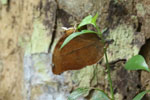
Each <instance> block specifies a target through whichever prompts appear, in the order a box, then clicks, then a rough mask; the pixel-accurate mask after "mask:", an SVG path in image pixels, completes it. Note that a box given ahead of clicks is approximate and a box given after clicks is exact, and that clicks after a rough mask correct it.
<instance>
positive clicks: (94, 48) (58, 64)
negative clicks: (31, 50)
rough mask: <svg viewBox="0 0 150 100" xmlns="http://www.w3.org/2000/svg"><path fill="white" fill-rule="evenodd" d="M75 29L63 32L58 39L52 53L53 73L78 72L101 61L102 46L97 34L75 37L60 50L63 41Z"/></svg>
mask: <svg viewBox="0 0 150 100" xmlns="http://www.w3.org/2000/svg"><path fill="white" fill-rule="evenodd" d="M74 32H75V29H69V30H66V31H65V34H64V35H63V36H62V37H61V38H60V40H59V41H58V43H57V44H56V46H55V49H54V52H53V59H52V61H53V64H54V66H53V69H52V71H53V73H54V74H61V73H62V72H64V71H67V70H78V69H81V68H83V67H85V66H87V65H92V64H95V63H97V62H98V61H100V60H101V58H102V57H103V55H104V50H103V48H104V46H105V44H104V43H102V41H101V39H100V38H99V37H98V36H97V34H93V33H88V34H83V35H80V36H77V37H75V38H74V39H72V40H71V41H70V42H69V43H68V44H66V45H65V46H64V47H63V48H62V49H60V47H61V45H62V44H63V42H64V40H65V39H66V38H67V37H68V36H69V35H70V34H72V33H74Z"/></svg>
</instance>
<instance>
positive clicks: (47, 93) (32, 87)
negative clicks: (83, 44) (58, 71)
mask: <svg viewBox="0 0 150 100" xmlns="http://www.w3.org/2000/svg"><path fill="white" fill-rule="evenodd" d="M96 12H98V13H99V19H98V25H99V26H100V28H101V29H104V28H108V32H107V33H106V35H107V38H108V39H113V40H114V42H113V43H112V44H111V45H110V46H109V48H108V58H109V61H110V63H111V70H112V73H111V74H112V79H113V85H114V88H115V97H116V98H118V99H117V100H131V99H132V98H133V97H134V96H135V95H136V93H138V92H139V91H141V90H142V89H149V85H146V86H145V84H147V83H149V81H148V80H149V79H148V77H149V73H146V72H141V73H140V72H137V71H134V72H128V71H126V70H124V68H123V67H124V63H125V60H128V59H129V58H130V57H132V56H133V55H136V54H138V53H139V52H140V54H142V55H143V56H144V57H145V58H146V61H147V63H149V62H150V59H149V58H148V57H149V56H147V54H149V51H150V47H149V42H148V41H149V40H148V39H149V38H150V28H149V27H150V24H149V23H150V16H149V15H150V1H148V0H142V1H141V0H94V1H92V0H25V1H20V0H1V1H0V100H66V99H67V96H68V95H69V94H70V92H71V91H72V90H74V89H75V88H78V87H90V86H91V87H99V88H101V89H103V90H105V91H106V92H108V93H109V89H108V83H107V79H106V78H105V75H106V72H105V65H104V63H105V60H104V59H103V60H102V64H101V65H94V66H90V67H85V68H83V69H81V70H77V71H67V72H65V73H63V74H62V75H60V76H57V75H53V73H52V72H51V68H52V62H51V55H52V51H53V48H54V46H55V44H56V42H57V40H58V39H59V38H60V37H61V35H62V34H63V31H64V30H63V29H62V28H61V27H64V26H65V27H73V26H74V25H75V24H78V23H79V22H80V21H81V19H82V18H84V17H85V16H87V15H89V14H91V15H95V13H96ZM146 40H147V42H146V44H147V45H148V47H147V46H146V47H147V48H146V49H143V48H145V47H144V46H143V45H144V43H145V41H146ZM142 46H143V47H142ZM141 47H142V50H140V49H141ZM145 50H146V51H145ZM143 52H147V53H146V54H145V53H143ZM95 73H96V74H95ZM127 77H128V79H127ZM140 80H141V81H140ZM145 80H147V81H145ZM122 82H123V83H122ZM135 83H136V84H135ZM128 94H130V95H128ZM91 96H92V94H90V95H89V96H87V97H86V98H85V97H81V98H80V99H81V100H84V99H87V100H90V98H91ZM149 99H150V98H149V96H147V97H146V98H145V99H144V100H149Z"/></svg>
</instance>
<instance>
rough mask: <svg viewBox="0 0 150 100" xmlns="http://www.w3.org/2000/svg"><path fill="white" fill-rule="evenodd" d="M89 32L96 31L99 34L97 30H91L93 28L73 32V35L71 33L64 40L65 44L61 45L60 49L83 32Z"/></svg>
mask: <svg viewBox="0 0 150 100" xmlns="http://www.w3.org/2000/svg"><path fill="white" fill-rule="evenodd" d="M87 33H95V34H97V32H95V31H91V30H82V31H81V32H75V33H72V34H71V35H69V36H68V37H67V38H66V39H65V40H64V42H63V44H62V45H61V47H60V49H62V48H63V47H64V46H65V45H66V44H67V43H68V42H69V41H71V40H72V39H73V38H75V37H77V36H79V35H82V34H87Z"/></svg>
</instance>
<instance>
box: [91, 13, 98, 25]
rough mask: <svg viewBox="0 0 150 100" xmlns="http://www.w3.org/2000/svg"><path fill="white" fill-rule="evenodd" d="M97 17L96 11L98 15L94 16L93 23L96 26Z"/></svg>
mask: <svg viewBox="0 0 150 100" xmlns="http://www.w3.org/2000/svg"><path fill="white" fill-rule="evenodd" d="M97 17H98V13H96V15H95V16H94V17H93V18H92V24H93V25H94V26H96V20H97Z"/></svg>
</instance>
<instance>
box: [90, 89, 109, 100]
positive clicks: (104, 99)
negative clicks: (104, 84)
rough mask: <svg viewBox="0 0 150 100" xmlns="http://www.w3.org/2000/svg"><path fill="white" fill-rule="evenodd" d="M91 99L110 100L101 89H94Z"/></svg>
mask: <svg viewBox="0 0 150 100" xmlns="http://www.w3.org/2000/svg"><path fill="white" fill-rule="evenodd" d="M91 100H111V99H109V97H108V95H107V94H106V93H104V92H103V91H102V90H96V92H95V93H94V95H93V96H92V99H91Z"/></svg>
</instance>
